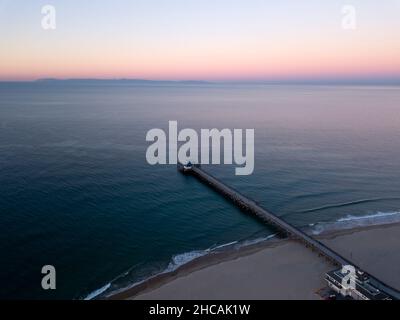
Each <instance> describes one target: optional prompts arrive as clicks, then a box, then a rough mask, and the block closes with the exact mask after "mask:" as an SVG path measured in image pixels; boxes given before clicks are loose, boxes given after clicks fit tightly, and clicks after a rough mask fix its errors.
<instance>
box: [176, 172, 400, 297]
mask: <svg viewBox="0 0 400 320" xmlns="http://www.w3.org/2000/svg"><path fill="white" fill-rule="evenodd" d="M178 169H179V170H180V171H181V172H183V173H184V174H187V175H191V176H193V177H196V178H197V179H198V180H200V181H201V182H203V183H204V184H205V185H207V186H209V187H211V188H212V189H214V190H215V191H216V192H218V193H219V194H221V195H222V196H224V197H225V198H226V199H228V200H230V201H231V202H233V203H234V204H235V205H236V206H237V207H239V208H240V209H241V210H242V211H245V212H248V213H250V214H253V215H254V216H256V217H257V218H259V219H261V220H262V221H264V222H266V223H268V224H270V225H272V226H273V227H275V228H276V229H278V230H279V231H280V232H282V233H284V234H286V235H287V236H288V237H289V238H291V239H294V240H297V241H299V242H301V243H303V244H304V245H305V246H306V247H308V248H310V249H311V250H313V251H315V252H316V253H318V254H319V255H320V256H323V257H325V258H326V259H328V260H329V261H330V262H331V263H332V264H334V265H336V266H338V267H342V266H346V265H351V266H354V267H355V268H356V269H358V270H361V269H360V268H359V267H358V266H357V265H355V264H354V263H352V262H351V261H349V260H348V259H346V258H344V257H343V256H341V255H340V254H339V253H337V252H335V251H334V250H332V249H330V248H329V247H327V246H326V245H324V244H323V243H321V242H320V241H318V240H316V239H314V238H313V237H311V236H310V235H308V234H306V233H305V232H303V231H302V230H300V229H298V228H296V227H294V226H292V225H291V224H289V223H287V222H285V221H284V220H282V219H281V218H279V217H278V216H277V215H275V214H274V213H272V212H271V211H268V210H266V209H264V208H262V207H261V206H259V205H258V204H257V203H256V202H255V201H253V200H251V199H249V198H248V197H246V196H244V195H243V194H241V193H240V192H239V191H237V190H235V189H233V188H231V187H229V186H227V185H226V184H224V183H223V182H221V181H219V180H218V179H217V178H215V177H213V176H212V175H211V174H209V173H207V172H205V171H204V170H203V169H202V168H201V167H200V166H199V165H191V164H190V165H182V164H178ZM368 277H369V283H370V285H372V286H373V287H375V288H376V289H378V290H379V291H380V292H381V294H383V295H386V296H387V297H388V298H389V299H395V300H398V299H400V292H399V291H397V290H396V289H394V288H392V287H391V286H389V285H387V284H385V283H383V282H381V281H380V280H378V279H376V278H375V277H373V276H371V275H368Z"/></svg>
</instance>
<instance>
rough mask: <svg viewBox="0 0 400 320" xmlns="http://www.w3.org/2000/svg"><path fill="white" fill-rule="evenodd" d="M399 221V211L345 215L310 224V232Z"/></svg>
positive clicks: (317, 232)
mask: <svg viewBox="0 0 400 320" xmlns="http://www.w3.org/2000/svg"><path fill="white" fill-rule="evenodd" d="M399 222H400V211H390V212H376V213H373V214H367V215H362V216H355V215H347V216H345V217H343V218H340V219H338V220H336V221H334V222H322V223H315V224H310V227H312V234H314V235H318V234H321V233H322V232H325V231H335V230H347V229H353V228H357V227H367V226H374V225H385V224H391V223H399Z"/></svg>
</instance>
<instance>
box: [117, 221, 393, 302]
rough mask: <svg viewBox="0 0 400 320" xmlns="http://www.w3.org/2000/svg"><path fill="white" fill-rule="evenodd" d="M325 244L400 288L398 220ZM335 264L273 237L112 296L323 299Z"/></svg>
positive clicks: (334, 236) (332, 237)
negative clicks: (319, 293) (322, 293)
mask: <svg viewBox="0 0 400 320" xmlns="http://www.w3.org/2000/svg"><path fill="white" fill-rule="evenodd" d="M317 238H319V240H321V241H322V242H323V243H325V244H326V245H328V246H329V247H331V248H332V249H334V250H336V251H337V252H338V253H340V254H341V255H343V256H344V257H345V258H348V259H350V260H351V261H353V262H354V263H355V264H357V265H359V266H361V267H362V268H364V270H365V271H367V272H368V273H370V274H372V275H374V276H375V277H377V278H378V279H380V280H382V281H384V282H386V283H387V284H389V285H391V286H393V287H394V288H396V289H398V290H400V250H399V247H400V224H395V225H386V226H375V227H368V228H359V229H353V230H345V231H338V232H334V233H330V234H326V235H321V236H319V237H317ZM333 269H335V266H333V265H332V264H330V263H329V262H328V261H327V260H325V259H324V258H322V257H319V256H318V254H316V253H315V252H312V251H311V250H310V249H308V248H306V247H305V246H303V245H302V244H300V243H298V242H296V241H292V240H287V239H286V240H275V241H268V242H266V243H262V244H257V245H254V246H250V247H245V248H242V249H240V250H231V251H228V252H222V253H215V254H210V255H207V256H205V257H201V258H199V259H196V260H194V261H192V262H190V263H188V264H186V265H184V266H182V267H180V268H178V269H177V270H175V271H174V272H171V273H167V274H163V275H159V276H156V277H154V278H152V279H150V280H148V281H145V282H144V283H142V284H140V285H138V286H135V287H133V288H130V289H127V290H125V291H122V292H120V293H118V294H115V295H113V296H111V297H110V298H111V299H149V300H152V299H162V300H174V299H193V300H205V299H233V300H234V299H320V297H319V295H318V294H317V293H316V292H317V291H318V290H319V289H321V288H323V287H325V282H324V275H325V273H326V272H327V271H330V270H333Z"/></svg>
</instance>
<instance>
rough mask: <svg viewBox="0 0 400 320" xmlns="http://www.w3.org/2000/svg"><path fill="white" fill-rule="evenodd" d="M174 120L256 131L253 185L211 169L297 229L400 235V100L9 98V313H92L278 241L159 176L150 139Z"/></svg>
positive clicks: (264, 92)
mask: <svg viewBox="0 0 400 320" xmlns="http://www.w3.org/2000/svg"><path fill="white" fill-rule="evenodd" d="M170 120H177V121H178V126H179V129H183V128H193V129H196V130H200V129H201V128H205V129H212V128H218V129H223V128H229V129H253V128H254V129H255V170H254V173H253V174H252V175H250V176H235V174H234V168H233V167H232V166H224V165H220V166H211V165H210V166H206V167H205V169H206V170H208V171H209V172H211V173H212V174H213V175H215V176H217V177H218V178H220V179H221V180H222V181H224V182H225V183H227V184H228V185H230V186H232V187H234V188H236V189H238V190H240V191H241V192H242V193H244V194H245V195H246V196H248V197H250V198H252V199H254V200H256V201H257V202H258V203H259V204H261V205H262V206H264V207H265V208H267V209H269V210H272V211H273V212H275V213H276V214H277V215H279V216H281V217H282V218H284V219H285V220H286V221H288V222H289V223H292V224H294V225H295V226H298V227H301V228H309V229H310V228H311V231H312V232H313V233H314V234H317V233H319V232H322V231H324V230H330V229H335V228H340V229H341V228H353V227H356V226H362V225H370V224H379V223H388V222H398V221H400V192H399V190H400V87H395V86H393V87H390V86H350V85H348V86H327V85H326V86H317V85H304V86H301V85H288V86H283V85H261V84H253V85H250V84H248V85H245V84H242V85H239V84H201V83H193V84H190V83H188V84H176V85H172V84H170V85H160V84H157V85H156V84H155V85H150V84H147V85H132V84H129V83H127V84H123V83H115V84H110V83H107V84H102V83H92V84H90V83H85V84H76V83H75V84H74V83H63V82H60V83H51V82H50V83H47V82H44V83H0V255H1V267H0V268H1V272H0V284H1V285H0V298H2V299H11V298H16V299H85V298H94V297H96V296H97V295H98V294H100V293H102V294H107V293H109V292H112V291H115V290H118V289H121V288H124V287H127V286H130V285H132V284H134V283H137V282H140V281H142V280H144V279H146V278H148V277H150V276H152V275H155V274H157V273H160V272H165V271H166V270H171V269H174V268H176V267H177V266H179V265H181V264H183V263H185V262H187V261H189V260H191V259H193V258H195V257H198V256H200V255H204V254H207V253H208V252H210V251H213V250H218V249H220V248H224V247H225V246H228V245H231V246H232V245H234V246H241V245H246V244H249V243H254V242H256V241H263V240H265V239H268V238H270V237H271V236H273V235H274V232H275V231H274V230H273V229H271V228H269V227H268V226H266V225H263V224H262V223H260V222H259V221H256V220H254V219H253V218H252V217H250V216H247V215H245V214H243V213H242V212H240V211H239V210H238V209H237V208H236V207H234V206H233V205H232V204H230V203H229V202H227V201H226V200H225V199H223V198H221V197H220V196H219V195H218V194H216V193H215V192H214V191H212V190H210V189H209V188H207V187H206V186H204V185H202V184H201V183H199V182H198V181H197V180H195V179H194V178H192V177H190V176H184V175H182V174H180V173H179V172H177V170H176V166H174V165H161V166H150V165H148V164H147V162H146V158H145V154H146V149H147V147H148V146H149V143H148V142H146V140H145V137H146V133H147V131H148V130H150V129H153V128H162V129H164V130H165V131H167V129H168V121H170ZM44 265H54V266H55V268H56V271H57V289H56V290H50V291H45V290H43V289H42V288H41V279H42V276H43V275H42V274H41V268H42V267H43V266H44Z"/></svg>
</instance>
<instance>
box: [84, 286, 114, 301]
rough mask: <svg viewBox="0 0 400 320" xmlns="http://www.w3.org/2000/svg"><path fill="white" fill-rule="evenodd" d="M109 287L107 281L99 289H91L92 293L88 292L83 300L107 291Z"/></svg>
mask: <svg viewBox="0 0 400 320" xmlns="http://www.w3.org/2000/svg"><path fill="white" fill-rule="evenodd" d="M110 287H111V283H107V284H106V285H105V286H103V287H101V288H100V289H97V290H95V291H93V292H92V293H90V294H88V295H87V296H86V298H85V299H84V300H92V299H94V298H96V297H98V296H99V295H101V294H102V293H103V292H105V291H107V290H108V289H109V288H110Z"/></svg>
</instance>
